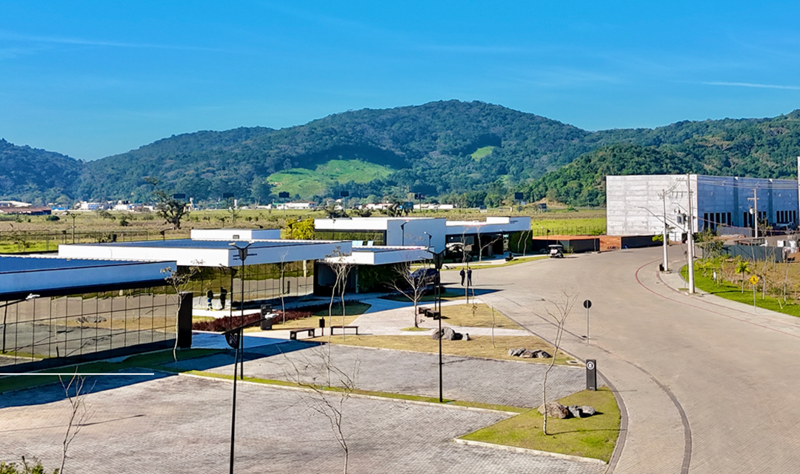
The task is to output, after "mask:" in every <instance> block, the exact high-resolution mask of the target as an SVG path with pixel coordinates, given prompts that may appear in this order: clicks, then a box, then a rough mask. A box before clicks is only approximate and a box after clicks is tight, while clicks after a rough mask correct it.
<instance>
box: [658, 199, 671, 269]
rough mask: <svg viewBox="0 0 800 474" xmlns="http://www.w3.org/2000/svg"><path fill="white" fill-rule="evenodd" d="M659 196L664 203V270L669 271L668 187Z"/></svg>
mask: <svg viewBox="0 0 800 474" xmlns="http://www.w3.org/2000/svg"><path fill="white" fill-rule="evenodd" d="M659 197H660V198H661V202H662V203H663V205H664V232H663V235H662V239H663V241H664V271H665V272H668V271H669V257H668V255H667V241H668V240H669V235H668V232H669V229H668V225H667V190H666V189H664V190H662V191H661V194H660V195H659Z"/></svg>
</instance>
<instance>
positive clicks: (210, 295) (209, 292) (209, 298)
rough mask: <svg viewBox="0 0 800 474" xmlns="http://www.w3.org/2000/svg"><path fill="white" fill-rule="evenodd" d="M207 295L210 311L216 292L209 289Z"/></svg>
mask: <svg viewBox="0 0 800 474" xmlns="http://www.w3.org/2000/svg"><path fill="white" fill-rule="evenodd" d="M206 297H207V298H208V309H209V311H210V310H211V301H212V300H213V299H214V292H213V291H211V290H208V293H206Z"/></svg>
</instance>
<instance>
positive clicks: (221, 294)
mask: <svg viewBox="0 0 800 474" xmlns="http://www.w3.org/2000/svg"><path fill="white" fill-rule="evenodd" d="M226 299H228V290H226V289H225V288H223V289H222V290H220V292H219V304H220V306H222V309H225V300H226Z"/></svg>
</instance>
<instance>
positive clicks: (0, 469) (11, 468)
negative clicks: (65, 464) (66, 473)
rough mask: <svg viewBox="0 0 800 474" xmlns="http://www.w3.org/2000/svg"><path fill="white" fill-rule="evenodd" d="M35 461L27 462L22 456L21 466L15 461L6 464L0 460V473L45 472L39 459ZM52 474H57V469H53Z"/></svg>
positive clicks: (24, 473) (25, 473)
mask: <svg viewBox="0 0 800 474" xmlns="http://www.w3.org/2000/svg"><path fill="white" fill-rule="evenodd" d="M35 461H36V463H35V464H29V463H28V462H27V461H25V456H23V457H22V465H21V466H20V465H18V464H17V463H15V462H12V463H8V464H6V463H4V462H0V474H46V471H45V470H44V466H42V463H41V461H38V460H35ZM53 474H58V469H53Z"/></svg>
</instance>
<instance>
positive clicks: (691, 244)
mask: <svg viewBox="0 0 800 474" xmlns="http://www.w3.org/2000/svg"><path fill="white" fill-rule="evenodd" d="M686 188H687V190H688V192H689V222H688V226H687V227H686V228H687V229H688V231H687V234H688V241H687V244H689V249H688V250H689V251H688V252H687V255H688V257H689V294H694V216H693V215H692V207H693V205H692V181H691V175H690V174H689V173H686Z"/></svg>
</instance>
